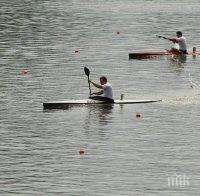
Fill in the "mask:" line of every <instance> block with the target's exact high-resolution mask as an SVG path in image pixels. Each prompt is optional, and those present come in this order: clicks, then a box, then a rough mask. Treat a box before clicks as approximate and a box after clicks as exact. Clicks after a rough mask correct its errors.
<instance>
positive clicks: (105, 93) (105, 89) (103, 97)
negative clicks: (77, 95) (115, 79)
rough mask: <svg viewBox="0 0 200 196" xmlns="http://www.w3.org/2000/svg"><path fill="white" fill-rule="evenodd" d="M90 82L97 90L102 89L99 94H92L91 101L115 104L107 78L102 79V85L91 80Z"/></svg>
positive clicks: (102, 77)
mask: <svg viewBox="0 0 200 196" xmlns="http://www.w3.org/2000/svg"><path fill="white" fill-rule="evenodd" d="M89 82H90V83H91V84H92V85H93V86H95V87H96V88H99V89H101V90H100V91H98V92H93V93H91V96H90V97H89V98H90V99H94V100H99V101H104V102H105V103H114V100H113V90H112V86H111V84H110V83H109V82H108V81H107V78H106V77H105V76H101V77H100V84H97V83H95V82H92V81H91V80H89Z"/></svg>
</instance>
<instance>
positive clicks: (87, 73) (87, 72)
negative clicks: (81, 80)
mask: <svg viewBox="0 0 200 196" xmlns="http://www.w3.org/2000/svg"><path fill="white" fill-rule="evenodd" d="M84 71H85V75H86V76H87V77H88V84H89V90H90V96H91V87H90V70H89V69H88V68H87V67H84Z"/></svg>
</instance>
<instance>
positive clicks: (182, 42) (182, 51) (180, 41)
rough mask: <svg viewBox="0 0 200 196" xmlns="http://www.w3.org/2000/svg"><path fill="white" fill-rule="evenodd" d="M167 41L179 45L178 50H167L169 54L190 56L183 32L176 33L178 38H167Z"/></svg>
mask: <svg viewBox="0 0 200 196" xmlns="http://www.w3.org/2000/svg"><path fill="white" fill-rule="evenodd" d="M166 39H168V40H169V41H172V42H173V43H174V44H178V49H177V48H171V49H170V50H167V51H168V52H171V53H173V54H188V52H187V44H186V39H185V37H183V35H182V32H181V31H177V32H176V38H166Z"/></svg>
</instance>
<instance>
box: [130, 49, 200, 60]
mask: <svg viewBox="0 0 200 196" xmlns="http://www.w3.org/2000/svg"><path fill="white" fill-rule="evenodd" d="M169 55H180V56H181V55H183V56H194V57H196V56H198V55H200V52H195V53H194V52H189V53H188V54H172V53H170V52H167V51H138V52H132V53H129V59H145V58H153V57H159V56H169Z"/></svg>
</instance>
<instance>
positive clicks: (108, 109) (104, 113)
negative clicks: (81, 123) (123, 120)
mask: <svg viewBox="0 0 200 196" xmlns="http://www.w3.org/2000/svg"><path fill="white" fill-rule="evenodd" d="M113 107H114V105H113V104H99V105H92V106H88V107H87V108H88V110H87V111H88V114H87V116H86V118H85V119H86V120H85V121H86V123H85V129H86V130H89V129H90V125H91V124H93V123H94V122H96V123H97V124H99V125H100V126H105V125H107V124H108V123H109V122H112V121H111V120H112V117H111V114H112V111H113Z"/></svg>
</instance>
